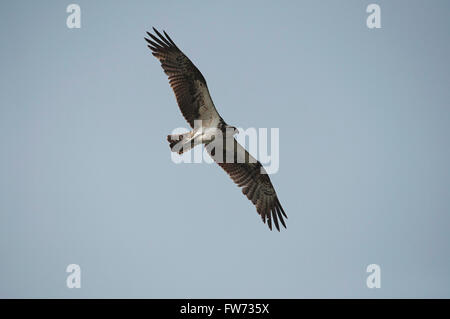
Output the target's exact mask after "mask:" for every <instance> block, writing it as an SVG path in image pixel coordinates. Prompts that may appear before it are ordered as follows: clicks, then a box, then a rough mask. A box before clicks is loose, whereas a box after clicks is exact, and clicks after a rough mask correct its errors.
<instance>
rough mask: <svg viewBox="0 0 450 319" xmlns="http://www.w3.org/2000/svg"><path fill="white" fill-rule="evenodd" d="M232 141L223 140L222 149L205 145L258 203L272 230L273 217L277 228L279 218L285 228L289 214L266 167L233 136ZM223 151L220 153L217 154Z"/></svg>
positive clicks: (251, 199) (220, 164) (246, 193)
mask: <svg viewBox="0 0 450 319" xmlns="http://www.w3.org/2000/svg"><path fill="white" fill-rule="evenodd" d="M233 140H234V142H233V143H234V146H233V147H231V145H230V146H228V145H229V144H233V143H228V144H227V143H225V142H224V143H223V145H225V147H222V150H223V151H222V152H217V150H216V148H215V147H213V144H209V145H208V146H207V147H206V149H207V150H208V152H209V154H210V155H211V157H212V158H213V159H214V161H216V163H217V164H218V165H219V166H220V167H222V168H223V169H224V170H225V172H227V174H228V175H229V176H230V177H231V179H232V180H233V181H234V182H235V183H236V184H237V185H238V186H239V187H242V193H244V195H245V196H247V198H248V199H249V200H250V201H251V202H252V203H253V205H255V206H256V210H257V212H258V214H259V215H260V216H261V218H262V220H263V222H264V223H265V222H266V220H267V224H268V226H269V228H270V230H272V220H273V222H274V224H275V227H276V228H277V230H278V231H279V230H280V225H279V222H278V221H280V222H281V224H282V225H283V226H284V228H286V223H285V222H284V219H283V216H284V217H285V218H287V215H286V213H285V212H284V209H283V207H282V206H281V204H280V201H279V200H278V197H277V193H276V192H275V189H274V187H273V185H272V182H271V181H270V178H269V175H268V174H267V173H266V171H265V170H264V167H263V166H262V165H261V163H260V162H259V161H257V160H256V159H255V158H254V157H253V156H251V155H250V153H248V152H247V150H246V149H245V148H244V147H243V146H242V145H241V144H239V143H238V141H236V139H234V138H233ZM220 153H222V154H221V157H218V155H219V154H220Z"/></svg>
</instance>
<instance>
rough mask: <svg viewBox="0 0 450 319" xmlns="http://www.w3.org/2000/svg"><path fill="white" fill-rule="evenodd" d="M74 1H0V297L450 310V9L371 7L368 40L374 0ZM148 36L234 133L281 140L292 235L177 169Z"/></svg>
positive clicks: (216, 175) (166, 102)
mask: <svg viewBox="0 0 450 319" xmlns="http://www.w3.org/2000/svg"><path fill="white" fill-rule="evenodd" d="M70 3H72V2H70V1H2V2H1V4H0V35H1V39H2V45H1V46H2V49H1V50H0V67H1V68H0V70H1V73H0V74H1V75H0V87H1V91H0V154H1V156H0V297H44V298H47V297H61V298H80V297H87V298H91V297H101V298H103V297H127V298H128V297H137V298H141V297H142V298H173V297H176V298H208V297H209V298H232V297H234V298H249V297H253V298H303V297H319V298H320V297H327V298H329V297H339V298H340V297H343V298H347V297H362V298H372V297H373V298H380V297H447V298H448V297H450V247H449V243H450V234H449V229H450V216H449V212H450V196H449V190H450V169H449V163H450V152H449V149H450V148H449V146H450V145H449V136H450V103H449V102H450V90H449V83H450V64H449V56H450V41H449V30H450V19H449V13H450V10H449V9H450V3H449V2H448V1H427V2H425V1H376V2H375V3H378V4H380V6H381V19H382V20H381V21H382V28H381V29H378V30H370V29H368V28H367V27H366V18H367V16H368V14H367V13H366V7H367V5H368V4H370V3H372V2H371V1H316V0H314V1H313V0H311V1H289V2H275V1H225V2H224V1H220V2H219V1H183V2H181V1H130V2H124V1H77V2H75V3H78V4H79V5H80V6H81V19H82V22H81V29H68V28H67V27H66V18H67V16H68V13H66V7H67V5H69V4H70ZM152 26H155V27H158V28H161V29H165V30H166V31H167V32H169V34H170V35H171V37H172V39H173V40H174V41H175V42H176V43H177V44H178V46H179V47H180V48H181V49H182V50H183V51H184V52H185V54H187V55H188V56H189V57H190V58H191V60H192V61H193V62H194V63H195V64H196V65H197V67H198V68H199V69H200V70H201V72H202V73H203V75H204V76H205V78H206V80H207V82H208V86H209V89H210V92H211V94H212V97H213V100H214V102H215V104H216V106H217V108H218V109H219V112H220V113H221V115H222V116H223V118H224V119H225V120H226V121H227V122H228V123H229V124H231V125H235V126H239V127H244V128H247V127H257V128H271V127H276V128H279V129H280V170H279V171H278V173H277V174H274V175H272V176H271V178H272V182H273V184H274V185H275V187H276V189H277V192H278V195H279V198H280V200H281V202H282V204H283V206H284V208H285V210H286V212H287V214H288V216H289V219H288V220H287V225H288V229H287V230H285V231H282V232H281V233H278V232H270V231H269V230H268V228H267V226H266V225H264V224H262V222H261V219H260V217H259V216H258V215H257V213H256V210H255V208H254V207H253V205H252V204H251V203H250V202H249V201H248V200H247V199H246V198H245V197H244V196H243V195H242V194H241V190H239V189H238V187H236V186H235V185H234V184H233V182H232V181H231V180H230V179H229V178H228V177H227V175H226V174H225V173H224V172H223V171H222V170H221V169H220V168H218V167H216V165H209V164H184V165H183V164H181V165H176V164H174V163H173V162H172V161H171V160H170V151H169V147H168V143H167V141H166V135H167V134H169V133H170V132H171V131H172V130H173V129H174V128H176V127H180V126H185V127H187V123H186V122H185V121H184V119H183V117H182V116H181V113H180V111H179V110H178V107H177V105H176V102H175V98H174V96H173V93H172V91H171V90H170V88H169V85H168V81H167V79H166V76H165V75H164V73H163V72H162V70H161V67H160V65H159V63H158V61H157V60H156V59H155V58H154V57H153V56H152V55H151V54H150V52H149V50H148V48H147V47H146V43H145V41H144V39H143V37H144V35H145V31H146V30H150V29H151V27H152ZM72 263H75V264H79V265H80V266H81V270H82V279H81V280H82V288H81V289H68V288H67V287H66V277H67V275H68V274H67V273H66V272H65V270H66V267H67V265H68V264H72ZM372 263H375V264H379V265H380V266H381V288H380V289H368V288H367V287H366V277H367V275H368V274H367V273H366V267H367V265H369V264H372Z"/></svg>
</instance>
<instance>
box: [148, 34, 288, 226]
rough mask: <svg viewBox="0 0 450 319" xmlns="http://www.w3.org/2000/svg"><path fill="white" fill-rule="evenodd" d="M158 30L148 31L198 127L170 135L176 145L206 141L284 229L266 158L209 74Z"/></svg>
mask: <svg viewBox="0 0 450 319" xmlns="http://www.w3.org/2000/svg"><path fill="white" fill-rule="evenodd" d="M153 31H154V32H155V33H156V35H157V36H155V35H153V34H151V33H149V32H147V34H148V36H149V37H150V38H145V40H146V41H147V42H148V47H149V48H150V49H151V50H152V54H153V55H154V56H155V57H156V58H157V59H158V60H159V61H160V62H161V66H162V68H163V70H164V72H165V73H166V74H167V76H168V77H169V83H170V86H171V87H172V89H173V91H174V93H175V97H176V100H177V103H178V106H179V108H180V110H181V113H182V114H183V116H184V118H185V119H186V121H187V122H188V123H189V125H190V126H191V127H192V128H193V130H192V131H191V132H189V133H184V134H174V135H169V136H167V140H168V142H169V145H170V148H171V150H172V151H174V152H178V153H179V154H182V153H183V152H185V151H187V150H189V149H191V148H193V147H194V146H196V145H199V144H205V146H206V149H207V150H208V152H209V154H210V155H211V157H212V158H213V159H214V161H215V162H216V163H217V164H218V165H219V166H220V167H222V168H223V169H224V170H225V172H226V173H227V174H228V175H229V176H230V177H231V179H232V180H233V181H234V182H235V183H236V184H237V185H238V186H239V187H242V192H243V193H244V195H246V196H247V198H248V199H249V200H251V202H252V203H253V204H254V205H255V206H256V211H257V212H258V214H259V215H260V216H261V218H262V220H263V222H264V223H266V220H267V224H268V226H269V228H270V230H272V220H273V222H274V224H275V227H276V228H277V230H278V231H280V226H279V222H278V221H280V222H281V224H282V225H283V226H284V227H285V228H286V224H285V222H284V220H283V216H284V217H286V218H287V215H286V213H285V212H284V210H283V207H281V204H280V201H279V200H278V197H277V194H276V192H275V189H274V187H273V185H272V182H271V181H270V178H269V176H268V175H267V173H266V171H265V170H264V168H263V166H262V165H261V163H260V162H259V161H257V160H256V159H255V158H254V157H253V156H251V155H250V154H249V153H248V152H247V151H246V150H245V148H244V147H243V146H242V145H241V144H239V143H238V142H237V141H236V139H235V138H234V137H233V136H234V135H235V134H236V133H238V131H237V129H236V128H235V127H234V126H230V125H228V124H226V123H225V121H224V120H223V119H222V117H221V116H220V115H219V113H218V112H217V110H216V108H215V106H214V103H213V101H212V99H211V96H210V95H209V91H208V86H207V85H206V80H205V78H204V77H203V75H202V74H201V73H200V71H199V70H198V69H197V68H196V67H195V65H194V64H193V63H192V62H191V61H190V60H189V58H188V57H187V56H185V55H184V54H183V52H181V50H180V49H179V48H178V47H177V46H176V44H175V43H174V42H173V41H172V39H171V38H170V37H169V35H168V34H167V33H166V32H165V31H163V33H164V36H163V35H162V34H161V33H160V32H158V30H156V29H155V28H153ZM230 141H231V142H230ZM218 142H221V143H218Z"/></svg>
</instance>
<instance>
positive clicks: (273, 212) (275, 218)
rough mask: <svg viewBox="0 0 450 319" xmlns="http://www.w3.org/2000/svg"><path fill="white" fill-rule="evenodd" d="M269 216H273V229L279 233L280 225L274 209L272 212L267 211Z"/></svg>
mask: <svg viewBox="0 0 450 319" xmlns="http://www.w3.org/2000/svg"><path fill="white" fill-rule="evenodd" d="M269 214H272V215H273V221H274V222H275V227H276V228H277V230H278V231H280V225H279V224H278V217H277V213H276V212H275V210H274V209H272V211H269Z"/></svg>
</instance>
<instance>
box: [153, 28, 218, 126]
mask: <svg viewBox="0 0 450 319" xmlns="http://www.w3.org/2000/svg"><path fill="white" fill-rule="evenodd" d="M153 31H154V32H155V33H156V35H157V36H155V35H153V34H151V33H149V32H147V34H148V36H149V38H145V40H146V41H147V42H148V47H149V48H150V49H151V50H152V54H153V55H154V56H155V57H156V58H157V59H158V60H159V61H160V62H161V66H162V68H163V70H164V72H165V73H166V74H167V76H168V77H169V83H170V86H171V87H172V89H173V91H174V93H175V97H176V99H177V103H178V106H179V107H180V110H181V113H182V114H183V116H184V118H185V119H186V121H187V122H188V123H189V125H190V126H191V127H192V128H193V127H194V121H195V120H202V121H211V120H217V119H218V118H220V115H219V113H218V112H217V110H216V108H215V106H214V103H213V101H212V99H211V96H210V95H209V91H208V87H207V85H206V80H205V78H204V77H203V75H202V74H201V73H200V71H199V70H198V69H197V68H196V67H195V65H194V64H193V63H192V62H191V61H190V60H189V59H188V57H187V56H185V55H184V54H183V52H181V50H180V49H179V48H178V47H177V46H176V44H175V43H174V42H173V41H172V39H171V38H170V37H169V35H168V34H167V33H166V32H165V31H163V33H164V36H163V35H162V34H161V33H160V32H158V30H156V29H155V28H153ZM203 123H205V122H203ZM205 125H208V122H206V123H205Z"/></svg>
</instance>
